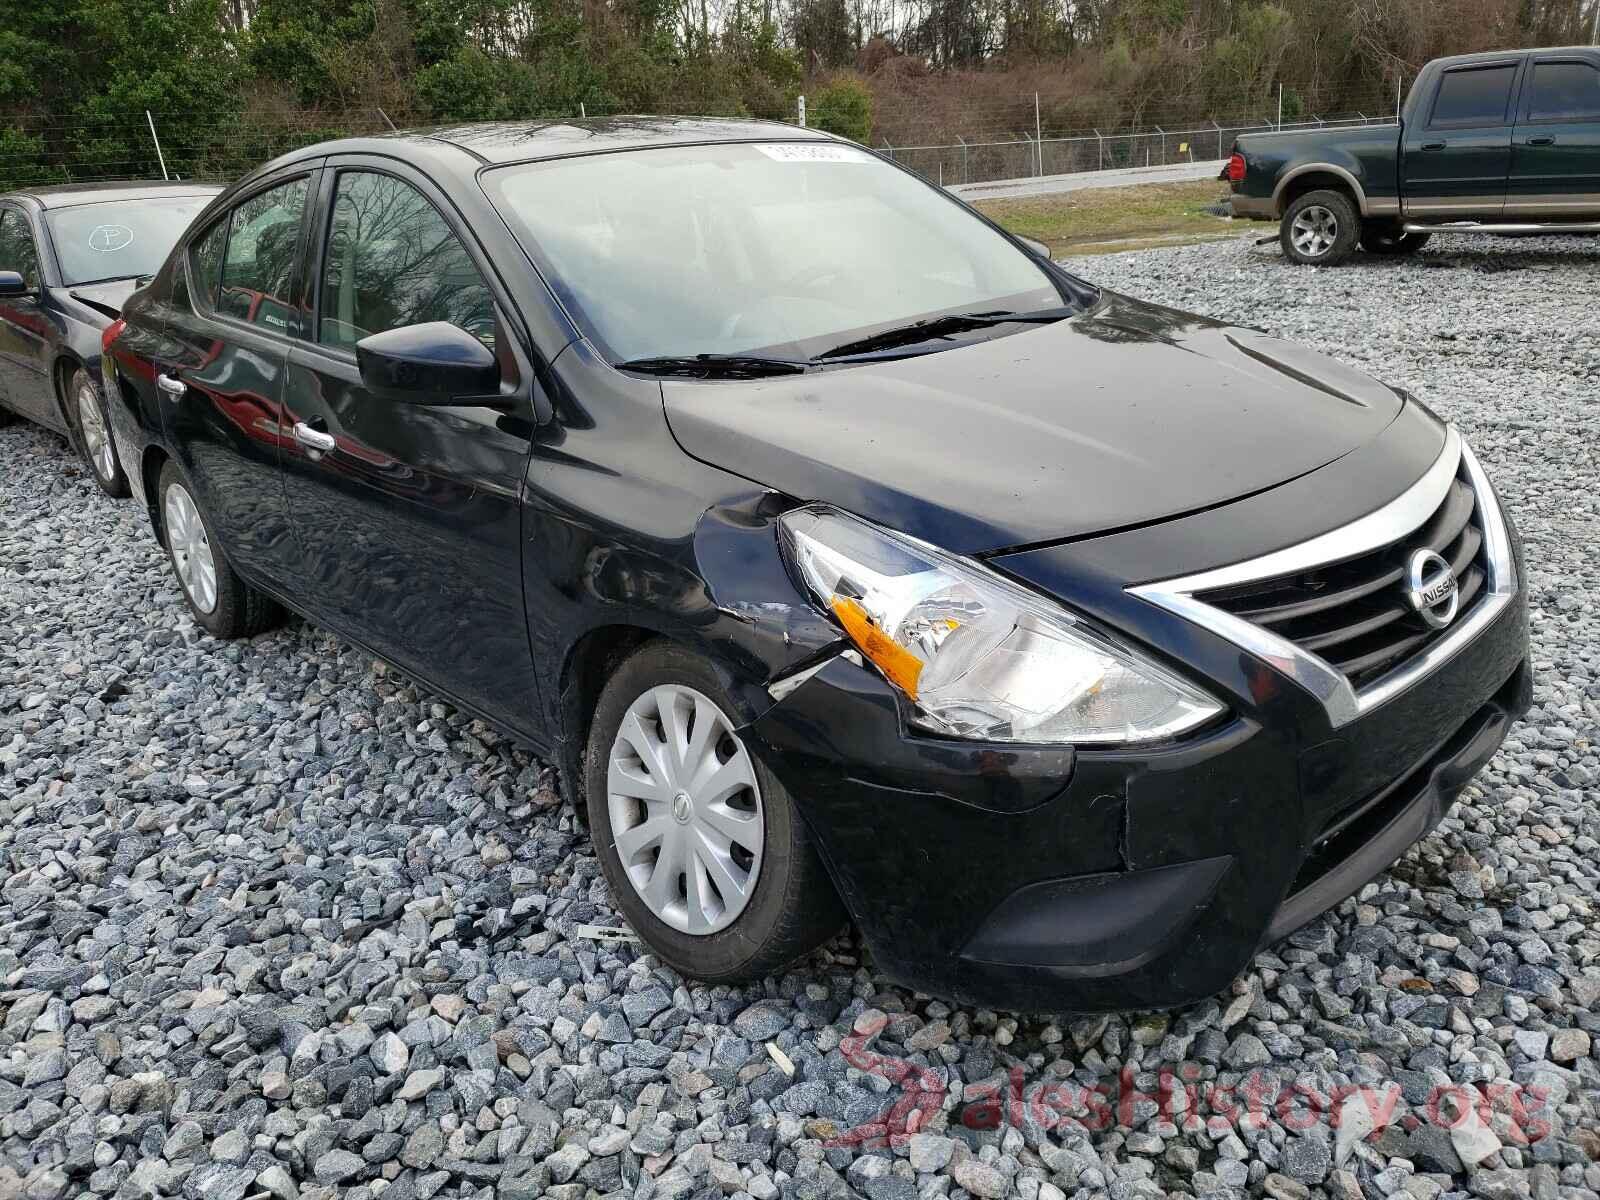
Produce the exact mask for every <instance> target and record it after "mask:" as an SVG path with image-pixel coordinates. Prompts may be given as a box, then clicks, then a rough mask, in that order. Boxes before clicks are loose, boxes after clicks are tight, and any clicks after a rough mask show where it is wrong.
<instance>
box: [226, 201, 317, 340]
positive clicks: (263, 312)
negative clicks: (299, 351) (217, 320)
mask: <svg viewBox="0 0 1600 1200" xmlns="http://www.w3.org/2000/svg"><path fill="white" fill-rule="evenodd" d="M305 210H306V181H305V180H304V179H294V180H291V181H289V182H288V183H285V184H280V185H279V186H278V187H275V188H269V189H267V190H266V191H264V192H261V193H259V194H257V195H255V196H252V197H251V198H250V199H248V200H246V201H245V202H244V203H243V204H241V205H239V207H238V208H236V209H234V210H233V213H232V215H231V216H230V217H229V218H228V245H227V250H226V251H225V252H224V254H223V257H222V274H221V289H222V290H221V295H220V297H219V298H218V300H217V311H218V312H220V313H222V314H223V315H224V316H228V317H232V318H234V319H235V320H237V321H245V322H247V323H248V324H251V325H259V326H261V327H262V328H264V329H268V330H271V331H272V332H274V333H286V334H292V333H294V332H295V321H294V308H293V304H292V299H291V295H292V290H293V284H294V269H295V262H296V259H297V256H298V255H299V252H300V226H301V221H302V219H303V218H304V216H305Z"/></svg>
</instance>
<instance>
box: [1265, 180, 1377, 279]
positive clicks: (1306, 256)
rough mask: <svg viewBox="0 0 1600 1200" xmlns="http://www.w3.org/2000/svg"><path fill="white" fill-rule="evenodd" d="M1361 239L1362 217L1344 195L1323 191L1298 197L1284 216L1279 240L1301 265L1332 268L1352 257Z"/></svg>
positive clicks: (1288, 256) (1279, 230)
mask: <svg viewBox="0 0 1600 1200" xmlns="http://www.w3.org/2000/svg"><path fill="white" fill-rule="evenodd" d="M1360 236H1361V217H1360V215H1359V214H1358V213H1357V212H1356V206H1355V204H1354V203H1353V202H1352V201H1351V199H1350V197H1348V196H1346V195H1345V194H1344V193H1343V192H1335V191H1332V190H1323V191H1317V192H1307V193H1306V194H1305V195H1304V196H1299V197H1297V198H1296V199H1295V200H1294V201H1293V202H1292V203H1291V204H1290V205H1289V207H1288V209H1287V211H1285V212H1284V214H1283V223H1282V224H1281V225H1280V226H1279V229H1278V241H1279V242H1280V243H1282V245H1283V253H1284V255H1285V256H1286V257H1287V258H1289V259H1291V260H1292V261H1294V262H1297V263H1306V264H1308V265H1311V266H1319V267H1325V266H1332V265H1333V264H1334V263H1338V262H1343V261H1344V260H1345V259H1346V258H1349V257H1350V252H1351V251H1352V250H1354V249H1355V248H1356V240H1357V239H1358V238H1359V237H1360Z"/></svg>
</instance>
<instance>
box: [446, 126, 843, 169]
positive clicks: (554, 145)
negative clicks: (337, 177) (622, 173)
mask: <svg viewBox="0 0 1600 1200" xmlns="http://www.w3.org/2000/svg"><path fill="white" fill-rule="evenodd" d="M427 136H428V137H430V138H433V139H435V140H437V141H443V142H449V143H450V144H451V145H453V146H460V147H461V148H462V149H463V150H466V151H467V152H469V153H471V154H475V155H477V156H478V157H479V158H481V159H483V160H484V161H486V162H491V163H507V162H524V161H527V160H528V159H537V158H556V157H562V156H565V155H570V154H598V153H603V152H606V151H615V150H639V149H643V148H645V147H648V146H672V145H680V146H681V145H692V144H696V143H704V142H757V141H777V140H782V141H794V140H797V139H798V140H808V141H824V140H828V138H829V136H830V135H828V134H826V133H823V132H822V131H821V130H817V129H802V128H800V126H798V125H789V124H786V123H784V122H782V121H753V120H745V119H735V118H724V117H607V118H605V119H603V120H593V121H535V122H533V123H532V124H528V123H526V122H500V123H496V124H492V125H457V126H450V127H446V128H443V129H432V130H428V131H427Z"/></svg>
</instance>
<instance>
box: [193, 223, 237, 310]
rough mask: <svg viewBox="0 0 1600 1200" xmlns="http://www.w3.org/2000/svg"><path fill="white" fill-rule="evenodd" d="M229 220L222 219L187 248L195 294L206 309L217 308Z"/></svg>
mask: <svg viewBox="0 0 1600 1200" xmlns="http://www.w3.org/2000/svg"><path fill="white" fill-rule="evenodd" d="M230 219H231V217H223V218H222V219H221V220H220V221H218V222H217V223H216V224H214V225H213V226H212V227H211V228H210V229H208V230H206V232H205V233H203V234H201V235H200V236H199V237H198V238H197V239H195V241H194V243H193V244H192V245H191V246H190V247H189V267H190V271H191V273H192V275H193V278H194V288H195V293H196V295H198V296H203V297H204V298H205V303H206V307H207V308H215V307H216V306H217V288H219V287H220V286H221V285H222V252H223V251H224V250H226V249H227V248H228V222H229V221H230Z"/></svg>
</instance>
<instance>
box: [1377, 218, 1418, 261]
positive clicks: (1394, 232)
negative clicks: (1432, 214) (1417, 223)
mask: <svg viewBox="0 0 1600 1200" xmlns="http://www.w3.org/2000/svg"><path fill="white" fill-rule="evenodd" d="M1432 237H1433V234H1431V233H1407V232H1405V231H1404V230H1403V229H1401V228H1400V227H1399V226H1398V225H1395V224H1393V223H1389V222H1382V221H1368V222H1367V223H1366V224H1365V225H1363V226H1362V227H1361V248H1362V249H1363V250H1365V251H1366V252H1367V253H1368V254H1384V255H1390V256H1393V257H1401V256H1404V255H1408V254H1415V253H1416V252H1417V251H1418V250H1421V249H1422V248H1423V247H1424V246H1426V245H1427V244H1428V241H1429V239H1430V238H1432Z"/></svg>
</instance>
